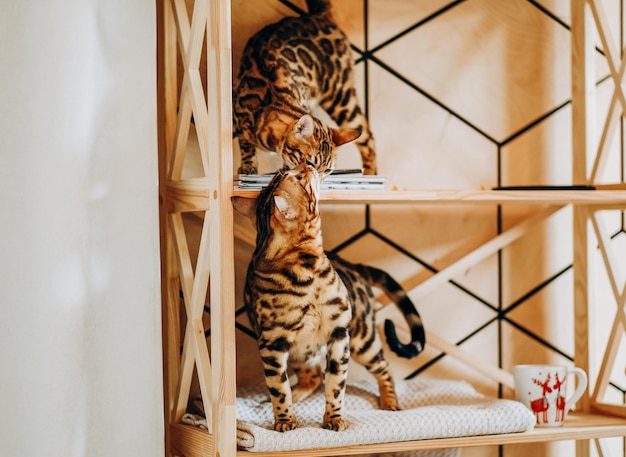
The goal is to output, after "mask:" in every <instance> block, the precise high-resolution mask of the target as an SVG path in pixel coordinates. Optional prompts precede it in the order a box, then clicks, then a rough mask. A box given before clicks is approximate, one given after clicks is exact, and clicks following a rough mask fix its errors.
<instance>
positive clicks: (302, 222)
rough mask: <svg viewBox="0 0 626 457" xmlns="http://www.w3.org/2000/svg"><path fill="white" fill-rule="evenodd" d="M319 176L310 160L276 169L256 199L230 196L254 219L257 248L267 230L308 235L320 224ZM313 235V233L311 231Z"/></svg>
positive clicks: (279, 233) (236, 206)
mask: <svg viewBox="0 0 626 457" xmlns="http://www.w3.org/2000/svg"><path fill="white" fill-rule="evenodd" d="M319 193H320V176H319V173H318V172H317V170H316V168H315V167H314V166H313V165H312V164H308V163H301V164H300V165H298V166H297V167H296V168H294V169H291V170H286V171H282V172H279V173H277V174H276V175H275V176H274V178H272V180H271V181H270V183H269V184H268V186H267V187H266V188H264V189H263V190H261V192H259V195H258V197H257V198H256V199H251V198H243V197H233V198H232V201H233V206H234V208H235V209H236V210H237V211H238V212H240V213H242V214H243V215H245V216H248V217H250V218H251V219H252V220H254V221H255V224H256V227H257V248H258V247H259V245H260V243H261V240H260V238H259V237H262V238H265V237H267V236H268V234H270V233H272V234H274V235H279V236H280V235H282V237H289V238H292V237H294V236H308V235H307V232H309V231H311V230H312V231H313V232H315V231H317V230H318V229H319V225H320V219H319V209H318V198H319ZM314 236H317V234H314Z"/></svg>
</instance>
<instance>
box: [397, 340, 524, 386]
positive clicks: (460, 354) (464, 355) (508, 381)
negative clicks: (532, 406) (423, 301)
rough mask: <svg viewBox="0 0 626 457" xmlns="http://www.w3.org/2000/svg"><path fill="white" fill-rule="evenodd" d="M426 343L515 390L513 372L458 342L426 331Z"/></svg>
mask: <svg viewBox="0 0 626 457" xmlns="http://www.w3.org/2000/svg"><path fill="white" fill-rule="evenodd" d="M401 330H402V329H398V333H400V331H401ZM426 344H428V345H431V346H433V347H435V348H437V349H438V350H440V351H442V352H445V353H446V354H448V355H450V356H451V357H454V358H455V359H456V360H458V361H459V362H461V363H464V364H465V365H467V366H468V367H471V368H473V369H474V370H476V371H477V372H479V373H482V374H483V375H485V376H487V377H488V378H490V379H492V380H493V381H495V382H499V383H501V384H502V385H503V386H505V387H508V388H509V389H511V390H515V383H514V382H513V375H512V374H511V373H509V372H507V371H505V370H503V369H501V368H498V367H495V366H492V365H488V364H486V363H485V362H483V361H481V360H478V359H476V357H475V356H474V354H470V353H468V352H466V351H464V350H463V349H461V348H460V347H459V346H457V345H456V344H453V343H450V342H449V341H448V340H446V339H445V338H443V337H441V336H439V335H438V334H436V333H434V332H432V331H426Z"/></svg>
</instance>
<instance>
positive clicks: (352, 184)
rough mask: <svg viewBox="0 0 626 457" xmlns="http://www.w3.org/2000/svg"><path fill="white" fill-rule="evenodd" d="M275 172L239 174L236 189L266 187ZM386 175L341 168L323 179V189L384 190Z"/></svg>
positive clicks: (236, 177)
mask: <svg viewBox="0 0 626 457" xmlns="http://www.w3.org/2000/svg"><path fill="white" fill-rule="evenodd" d="M273 177H274V173H269V174H264V175H237V176H235V189H237V190H259V189H263V188H264V187H266V186H267V185H268V184H269V182H270V181H271V179H272V178H273ZM385 182H387V177H386V176H379V175H364V174H363V170H362V169H358V168H357V169H341V170H335V171H333V172H332V173H331V174H330V175H329V176H326V178H324V180H323V181H322V185H321V188H322V190H383V189H384V187H385Z"/></svg>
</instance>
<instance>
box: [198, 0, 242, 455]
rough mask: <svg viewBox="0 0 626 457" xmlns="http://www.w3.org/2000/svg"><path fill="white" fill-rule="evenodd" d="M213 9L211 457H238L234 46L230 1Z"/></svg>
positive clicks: (210, 41)
mask: <svg viewBox="0 0 626 457" xmlns="http://www.w3.org/2000/svg"><path fill="white" fill-rule="evenodd" d="M208 3H210V5H209V14H208V19H207V20H208V24H207V28H206V30H207V86H208V87H207V99H208V124H207V132H211V136H210V138H209V144H208V165H209V166H208V168H207V169H206V170H207V175H208V177H209V196H210V198H211V209H210V210H209V212H208V213H207V216H208V217H209V219H210V220H209V223H210V229H211V253H210V257H211V288H210V302H211V361H212V368H213V372H212V380H213V389H212V409H213V420H212V424H213V428H212V429H213V433H214V435H213V436H214V437H215V443H214V448H213V450H212V453H211V454H210V455H213V456H216V457H217V456H219V457H234V456H235V455H236V452H237V443H236V411H235V394H236V365H235V285H234V276H235V265H234V246H233V235H232V227H233V207H232V204H231V200H230V198H231V194H232V189H233V163H232V159H233V151H232V147H233V141H232V106H231V97H232V75H231V71H232V62H231V54H232V46H231V35H230V25H231V14H230V0H214V1H211V2H208Z"/></svg>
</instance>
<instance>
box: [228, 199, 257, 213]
mask: <svg viewBox="0 0 626 457" xmlns="http://www.w3.org/2000/svg"><path fill="white" fill-rule="evenodd" d="M230 200H231V201H232V202H233V208H235V210H236V211H237V212H238V213H241V214H243V215H244V216H247V217H249V218H253V217H254V216H255V213H256V203H257V201H256V198H244V197H230Z"/></svg>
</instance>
